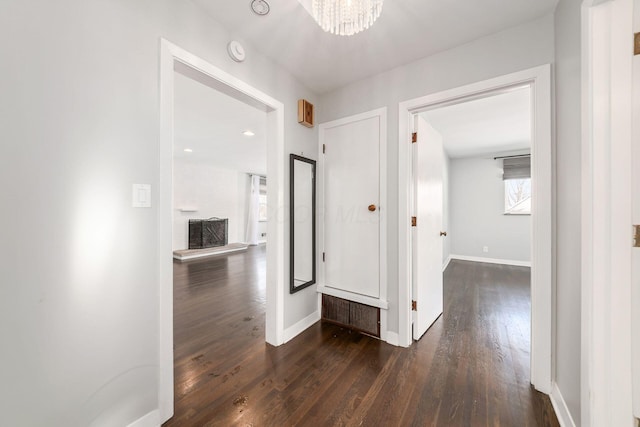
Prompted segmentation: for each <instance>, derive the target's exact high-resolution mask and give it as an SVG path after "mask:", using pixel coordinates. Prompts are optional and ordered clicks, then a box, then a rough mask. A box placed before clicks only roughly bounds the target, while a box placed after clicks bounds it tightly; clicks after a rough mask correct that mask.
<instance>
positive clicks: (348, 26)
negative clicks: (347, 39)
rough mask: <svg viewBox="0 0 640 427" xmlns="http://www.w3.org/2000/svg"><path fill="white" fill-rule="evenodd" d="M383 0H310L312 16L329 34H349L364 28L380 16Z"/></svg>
mask: <svg viewBox="0 0 640 427" xmlns="http://www.w3.org/2000/svg"><path fill="white" fill-rule="evenodd" d="M382 2H383V0H312V3H311V10H312V15H313V18H314V19H315V20H316V22H317V23H318V24H320V26H321V27H322V29H323V30H325V31H327V32H329V33H331V34H339V35H341V36H350V35H353V34H356V33H359V32H360V31H362V30H366V29H367V28H369V26H371V25H373V23H374V22H375V21H376V19H378V17H379V16H380V12H382Z"/></svg>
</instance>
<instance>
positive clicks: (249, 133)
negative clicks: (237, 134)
mask: <svg viewBox="0 0 640 427" xmlns="http://www.w3.org/2000/svg"><path fill="white" fill-rule="evenodd" d="M242 134H243V135H244V136H253V135H255V133H253V132H251V131H250V130H245V131H244V132H242Z"/></svg>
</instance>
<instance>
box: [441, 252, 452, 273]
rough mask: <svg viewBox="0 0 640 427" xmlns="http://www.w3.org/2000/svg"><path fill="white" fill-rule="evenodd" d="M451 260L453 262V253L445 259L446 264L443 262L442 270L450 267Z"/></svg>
mask: <svg viewBox="0 0 640 427" xmlns="http://www.w3.org/2000/svg"><path fill="white" fill-rule="evenodd" d="M450 262H451V255H449V256H448V257H447V259H446V260H444V264H442V271H443V272H444V271H445V270H446V269H447V267H449V263H450Z"/></svg>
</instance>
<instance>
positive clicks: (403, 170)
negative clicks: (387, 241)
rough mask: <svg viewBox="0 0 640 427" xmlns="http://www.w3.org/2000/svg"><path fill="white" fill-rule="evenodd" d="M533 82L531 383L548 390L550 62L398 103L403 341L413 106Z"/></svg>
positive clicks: (404, 333)
mask: <svg viewBox="0 0 640 427" xmlns="http://www.w3.org/2000/svg"><path fill="white" fill-rule="evenodd" d="M524 84H529V85H530V86H531V88H532V100H531V101H532V116H533V117H532V119H533V120H532V123H533V129H532V130H533V139H532V147H531V154H532V165H531V166H532V167H531V172H532V177H533V178H534V179H533V185H532V189H531V190H532V194H533V204H532V212H533V215H532V227H531V228H532V233H531V234H532V239H531V240H532V242H531V244H532V251H531V261H532V270H531V283H532V285H531V303H532V304H531V305H532V308H531V318H532V322H531V324H532V326H531V329H532V331H531V383H532V384H533V385H534V386H535V388H536V389H538V390H540V391H542V392H544V393H546V394H549V393H550V392H551V379H552V353H553V340H554V333H553V325H552V307H553V299H552V295H553V288H554V282H555V280H554V278H555V275H554V269H553V251H554V250H555V245H554V244H553V241H552V236H553V232H552V230H553V222H554V221H553V220H554V217H553V204H552V200H553V197H554V187H553V185H552V182H553V181H552V174H553V168H552V165H553V163H552V157H553V155H552V154H553V153H552V144H551V138H552V134H551V66H550V65H548V64H546V65H542V66H539V67H536V68H531V69H528V70H524V71H519V72H516V73H512V74H508V75H505V76H500V77H496V78H493V79H489V80H485V81H482V82H478V83H473V84H470V85H467V86H462V87H458V88H454V89H450V90H445V91H443V92H439V93H435V94H431V95H427V96H422V97H419V98H415V99H411V100H408V101H404V102H401V103H400V104H399V105H398V140H399V141H403V142H404V141H406V143H400V144H398V171H399V174H398V175H399V176H398V218H399V219H400V220H399V221H398V284H399V289H398V305H399V307H401V309H400V310H399V319H398V322H399V331H398V332H399V336H400V345H401V346H406V347H408V346H410V345H411V343H412V336H411V311H410V309H409V307H410V300H411V297H410V296H411V280H410V278H411V243H410V242H411V239H410V236H411V225H410V221H409V218H410V212H411V210H410V200H411V199H410V194H409V189H410V185H411V156H410V144H409V141H410V137H411V133H410V132H411V127H410V119H411V116H412V114H413V113H414V112H416V111H419V110H421V109H424V108H427V107H430V106H435V105H438V104H442V103H445V102H456V101H460V100H464V99H467V98H469V97H477V96H483V95H484V94H489V93H494V92H495V91H497V90H504V89H507V88H509V87H514V86H518V85H524Z"/></svg>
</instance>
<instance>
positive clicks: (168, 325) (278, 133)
mask: <svg viewBox="0 0 640 427" xmlns="http://www.w3.org/2000/svg"><path fill="white" fill-rule="evenodd" d="M176 66H178V67H180V68H181V69H183V70H187V71H188V72H189V73H190V74H193V76H194V77H195V78H196V79H204V80H206V82H207V83H210V84H211V85H215V88H216V89H218V90H220V91H222V92H224V93H227V94H231V95H232V96H235V97H237V98H239V99H242V100H243V101H245V102H247V103H250V104H252V105H254V106H256V107H259V108H261V109H264V110H265V112H266V114H267V172H268V174H269V180H268V182H267V195H268V198H269V204H270V205H271V206H272V208H270V209H269V212H270V213H272V214H273V215H278V214H279V213H280V212H282V211H283V210H284V206H285V204H284V194H285V191H284V173H285V172H284V171H285V154H284V104H283V103H282V102H280V101H278V100H276V99H274V98H272V97H270V96H269V95H267V94H265V93H263V92H261V91H260V90H258V89H256V88H254V87H253V86H250V85H249V84H248V83H245V82H244V81H242V80H240V79H238V78H237V77H234V76H233V75H231V74H229V73H227V72H225V71H223V70H221V69H219V68H217V67H215V66H214V65H212V64H210V63H209V62H207V61H205V60H204V59H201V58H199V57H197V56H195V55H193V54H191V53H189V52H187V51H186V50H184V49H182V48H180V47H178V46H176V45H175V44H173V43H171V42H169V41H167V40H165V39H160V88H159V89H160V105H159V107H160V151H159V163H160V176H159V180H158V182H159V191H158V193H159V195H158V232H157V238H158V252H157V259H158V266H159V268H158V272H157V274H158V282H159V286H158V287H159V291H158V307H159V313H158V319H159V337H158V350H159V360H158V406H159V410H160V419H161V421H162V422H164V421H166V420H168V419H169V418H171V417H172V416H173V407H174V393H173V390H174V377H173V368H174V362H173V256H172V252H173V251H172V230H173V191H172V190H173V131H174V123H173V117H174V115H173V112H174V81H173V73H174V72H175V70H174V69H175V67H176ZM185 67H186V68H185ZM286 225H287V224H285V221H283V220H282V218H274V220H271V219H270V220H269V221H268V223H267V234H268V235H269V236H270V238H269V240H268V241H267V285H266V288H267V289H266V294H267V295H266V297H267V298H266V327H265V330H266V331H265V334H266V337H265V339H266V341H267V342H268V343H269V344H272V345H275V346H277V345H280V344H283V343H284V293H285V291H286V289H285V277H284V276H285V271H284V260H285V257H284V234H285V226H286ZM287 289H288V288H287Z"/></svg>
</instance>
